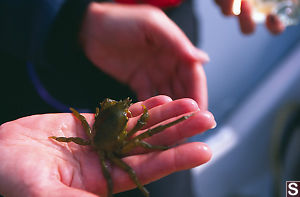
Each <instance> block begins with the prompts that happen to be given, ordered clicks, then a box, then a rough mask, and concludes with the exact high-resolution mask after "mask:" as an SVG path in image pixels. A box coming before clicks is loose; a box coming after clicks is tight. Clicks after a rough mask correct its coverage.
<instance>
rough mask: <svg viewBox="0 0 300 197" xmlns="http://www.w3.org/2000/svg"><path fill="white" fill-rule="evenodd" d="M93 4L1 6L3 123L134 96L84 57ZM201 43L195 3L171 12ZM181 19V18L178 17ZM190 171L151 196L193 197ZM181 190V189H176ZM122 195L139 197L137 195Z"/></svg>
mask: <svg viewBox="0 0 300 197" xmlns="http://www.w3.org/2000/svg"><path fill="white" fill-rule="evenodd" d="M89 2H90V0H26V1H25V0H2V1H0V64H1V69H2V71H1V73H2V76H1V81H0V82H1V90H2V95H1V101H2V102H1V116H0V120H1V122H0V123H1V124H2V123H4V122H7V121H10V120H14V119H17V118H20V117H23V116H28V115H32V114H38V113H49V112H63V111H67V107H69V106H72V107H74V108H77V109H82V111H91V112H93V111H94V108H95V106H96V105H97V103H98V102H99V101H101V100H103V99H104V98H107V97H109V98H112V99H122V98H126V97H128V96H129V97H132V98H134V99H135V94H134V93H133V92H132V91H131V90H130V88H129V87H127V86H126V85H124V84H121V83H119V82H117V81H116V80H114V79H112V78H111V77H110V76H108V75H106V74H104V73H103V72H101V71H99V70H98V69H97V68H96V67H94V66H93V65H92V64H91V62H89V61H88V60H87V59H86V57H85V56H84V55H83V53H82V51H81V50H80V48H79V46H78V43H77V33H78V31H79V28H80V24H81V20H82V18H83V16H84V14H85V10H86V7H87V6H88V4H89ZM166 13H167V14H168V15H169V16H170V17H171V18H172V19H173V20H174V21H175V22H176V23H177V24H178V25H179V26H180V27H181V28H182V29H183V30H184V32H185V33H186V34H187V35H188V37H189V38H190V39H191V40H192V42H194V43H196V42H197V35H198V33H197V30H198V29H197V22H196V19H195V17H194V14H193V11H192V1H191V0H186V1H185V2H184V3H183V4H182V5H181V6H180V7H178V8H176V9H172V10H168V11H167V12H166ZM178 14H179V15H178ZM189 179H190V176H189V172H188V171H184V172H180V173H175V174H173V175H171V176H169V177H166V178H164V179H161V180H159V181H157V182H155V183H153V184H150V185H148V186H146V187H147V188H148V189H149V190H150V192H151V193H152V196H171V195H172V196H173V197H177V196H178V197H181V196H189V197H191V196H193V195H192V193H191V188H190V187H191V184H190V180H189ZM175 185H176V186H175ZM118 195H120V196H140V192H139V191H136V190H133V191H130V192H125V193H123V194H118Z"/></svg>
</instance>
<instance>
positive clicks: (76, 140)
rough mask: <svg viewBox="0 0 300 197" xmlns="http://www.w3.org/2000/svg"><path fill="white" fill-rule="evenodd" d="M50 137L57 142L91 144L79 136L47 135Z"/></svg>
mask: <svg viewBox="0 0 300 197" xmlns="http://www.w3.org/2000/svg"><path fill="white" fill-rule="evenodd" d="M49 138H51V139H54V140H56V141H59V142H74V143H75V144H79V145H91V142H90V141H88V140H85V139H82V138H79V137H55V136H51V137H49Z"/></svg>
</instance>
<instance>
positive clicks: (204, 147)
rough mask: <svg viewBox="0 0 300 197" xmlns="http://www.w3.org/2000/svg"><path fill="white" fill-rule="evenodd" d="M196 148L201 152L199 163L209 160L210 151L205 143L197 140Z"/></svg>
mask: <svg viewBox="0 0 300 197" xmlns="http://www.w3.org/2000/svg"><path fill="white" fill-rule="evenodd" d="M197 148H198V151H199V152H201V154H202V157H201V163H200V164H203V163H206V162H208V161H210V160H211V158H212V151H211V149H210V148H209V146H208V145H207V144H205V143H203V142H198V146H197Z"/></svg>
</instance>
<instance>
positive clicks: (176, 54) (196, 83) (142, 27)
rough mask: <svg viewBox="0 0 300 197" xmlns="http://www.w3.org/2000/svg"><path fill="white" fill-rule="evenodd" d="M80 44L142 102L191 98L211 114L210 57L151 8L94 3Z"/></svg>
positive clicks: (156, 9)
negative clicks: (207, 69) (206, 68)
mask: <svg viewBox="0 0 300 197" xmlns="http://www.w3.org/2000/svg"><path fill="white" fill-rule="evenodd" d="M80 42H81V45H82V47H83V50H84V52H85V54H86V56H87V57H88V58H89V59H90V60H91V61H92V62H93V63H94V64H95V65H96V66H97V67H99V68H100V69H101V70H102V71H104V72H106V73H108V74H109V75H111V76H113V77H114V78H116V79H117V80H119V81H120V82H122V83H125V84H128V85H129V86H130V87H131V88H132V89H133V90H134V91H135V92H136V94H137V96H138V98H139V100H145V99H147V98H149V97H151V96H154V95H157V94H164V95H168V96H170V97H172V98H173V99H175V98H176V99H177V98H183V97H189V98H192V99H194V100H195V101H196V102H197V103H198V105H199V107H200V108H201V109H206V108H207V89H206V77H205V74H204V71H203V68H202V65H201V64H203V63H205V62H207V61H208V56H207V55H206V54H205V53H204V52H202V51H200V50H198V49H197V48H196V47H195V46H193V45H192V43H191V42H190V41H189V40H188V38H187V37H186V36H185V34H184V33H183V32H182V31H181V30H180V29H179V27H177V25H175V23H173V22H172V21H171V20H170V19H169V18H168V17H167V16H166V15H165V14H164V13H163V12H162V11H161V10H160V9H158V8H155V7H152V6H147V5H134V6H132V5H120V4H111V3H91V4H90V6H89V8H88V11H87V14H86V16H85V18H84V20H83V24H82V28H81V32H80Z"/></svg>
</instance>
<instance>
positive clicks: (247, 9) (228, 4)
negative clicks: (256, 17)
mask: <svg viewBox="0 0 300 197" xmlns="http://www.w3.org/2000/svg"><path fill="white" fill-rule="evenodd" d="M233 1H234V0H215V2H216V3H217V4H218V5H219V6H220V8H221V10H222V12H223V14H224V15H226V16H233V15H234V14H233V12H232V5H233ZM252 9H253V8H252V6H251V4H250V3H249V2H248V1H247V0H242V5H241V14H240V15H238V16H237V17H238V19H239V23H240V28H241V31H242V32H243V33H244V34H250V33H253V32H254V31H255V27H256V24H255V22H254V21H253V19H252V17H251V15H252ZM265 23H266V24H265V25H266V27H267V28H268V30H269V31H270V32H271V33H272V34H279V33H281V32H283V31H284V29H285V26H284V25H283V24H282V22H281V21H280V20H279V18H278V17H277V16H275V15H268V16H267V18H266V22H265Z"/></svg>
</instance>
